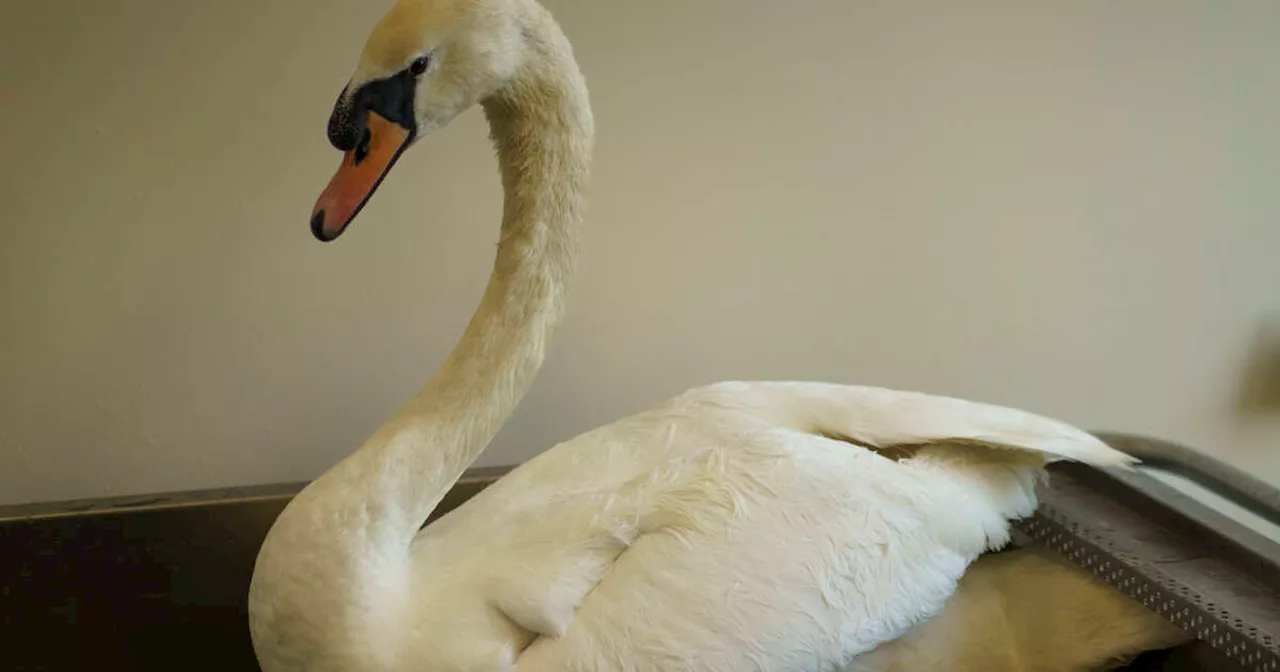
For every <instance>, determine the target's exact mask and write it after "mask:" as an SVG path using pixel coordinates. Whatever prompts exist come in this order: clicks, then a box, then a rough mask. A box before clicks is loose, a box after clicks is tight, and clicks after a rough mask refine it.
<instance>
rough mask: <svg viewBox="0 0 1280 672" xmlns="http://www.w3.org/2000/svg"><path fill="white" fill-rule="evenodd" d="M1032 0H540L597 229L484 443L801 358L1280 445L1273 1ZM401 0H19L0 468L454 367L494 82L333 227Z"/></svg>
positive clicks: (217, 453) (330, 448) (272, 466)
mask: <svg viewBox="0 0 1280 672" xmlns="http://www.w3.org/2000/svg"><path fill="white" fill-rule="evenodd" d="M1027 4H1028V3H1015V2H1004V3H999V2H983V1H969V2H950V1H946V2H944V1H943V0H937V1H935V2H930V3H923V2H914V3H904V2H896V1H895V2H854V3H851V2H847V1H846V0H806V1H804V2H787V3H782V2H776V1H774V0H733V1H732V2H731V1H729V0H699V1H698V2H689V1H687V0H678V1H677V0H654V1H651V2H607V1H594V2H588V1H587V0H557V1H555V2H553V3H551V7H552V8H553V9H554V10H555V11H557V13H558V15H559V16H560V18H561V20H562V22H563V24H564V26H565V29H566V31H567V32H568V33H569V35H570V38H571V39H572V40H573V41H574V43H575V45H576V47H577V50H578V54H579V57H580V59H581V61H582V64H583V68H584V70H585V71H586V73H587V76H588V79H589V82H590V84H591V87H592V93H593V100H594V103H595V107H596V114H597V122H598V128H599V133H600V136H599V151H598V155H597V159H598V160H597V179H596V182H595V185H594V190H593V204H594V205H593V209H592V216H591V224H590V231H589V234H588V237H587V241H586V242H587V247H586V251H587V254H588V257H587V259H586V260H585V262H584V265H583V269H582V273H581V276H580V282H579V284H578V285H577V288H576V291H575V296H574V303H573V306H572V308H571V311H570V317H569V321H568V324H567V326H566V330H565V332H564V333H563V337H562V339H561V340H560V341H559V343H558V345H557V347H556V350H555V352H554V354H553V355H552V357H551V359H550V362H549V364H548V366H547V368H546V370H545V373H544V374H543V377H542V378H541V379H539V381H538V384H537V385H536V387H535V389H534V391H533V393H532V395H531V396H530V397H529V398H528V399H527V400H526V402H525V404H524V405H523V406H522V407H521V409H520V411H519V412H518V413H517V415H516V417H515V418H514V419H513V420H512V422H511V424H510V425H509V426H508V427H507V429H506V430H504V431H503V433H502V434H501V435H500V436H499V438H498V440H497V443H496V444H495V445H494V446H493V447H492V449H491V450H490V451H489V452H488V453H486V455H485V456H484V458H483V460H484V462H485V463H489V464H492V463H499V462H509V461H513V460H517V459H522V458H527V457H528V456H530V455H532V454H534V453H535V452H536V451H539V450H542V449H544V448H546V447H548V446H550V445H552V444H553V443H554V442H556V441H557V440H560V439H564V438H567V437H569V436H571V435H572V434H575V433H577V432H579V431H582V430H585V429H587V428H589V427H592V426H595V425H597V424H600V423H604V422H606V421H608V420H610V419H612V418H615V417H618V416H620V415H622V414H624V413H627V412H630V411H633V410H638V409H640V408H642V407H644V406H646V405H648V404H650V403H652V402H654V401H657V400H659V399H661V398H664V397H666V396H668V395H670V394H673V393H675V392H677V391H680V390H682V389H684V388H686V387H688V386H691V385H694V384H698V383H704V382H709V381H713V380H717V379H723V378H800V379H828V380H836V381H847V382H864V383H873V384H882V385H890V386H896V387H905V388H916V389H923V390H928V391H933V392H940V393H947V394H955V395H963V396H968V397H973V398H978V399H983V400H989V401H994V402H1000V403H1007V404H1014V405H1018V406H1022V407H1025V408H1028V409H1033V410H1037V411H1041V412H1045V413H1048V414H1053V415H1057V416H1060V417H1062V418H1064V419H1067V420H1071V421H1074V422H1077V423H1080V424H1082V425H1085V426H1088V427H1092V428H1112V429H1121V430H1129V431H1136V432H1149V433H1154V434H1158V435H1162V436H1165V437H1170V438H1174V439H1179V440H1183V441H1187V442H1190V443H1192V444H1194V445H1197V446H1199V447H1201V448H1204V449H1206V450H1209V451H1212V452H1214V453H1215V454H1217V455H1220V456H1222V457H1224V458H1227V459H1230V460H1232V461H1234V462H1236V463H1239V464H1243V465H1246V466H1249V467H1251V468H1253V469H1255V470H1257V471H1258V472H1259V473H1262V474H1264V475H1265V476H1267V477H1269V478H1272V479H1274V480H1280V457H1277V454H1276V452H1275V450H1274V448H1273V447H1274V446H1275V445H1276V444H1277V442H1278V441H1280V422H1278V421H1277V420H1276V419H1275V417H1274V416H1266V415H1262V416H1244V415H1241V414H1240V413H1239V412H1237V411H1236V409H1235V407H1234V403H1235V402H1234V399H1235V394H1236V390H1237V387H1238V381H1239V378H1240V376H1241V374H1242V370H1243V367H1244V366H1245V358H1246V352H1247V350H1248V348H1249V345H1250V343H1251V340H1252V338H1253V335H1254V330H1255V328H1256V327H1257V325H1258V323H1259V320H1260V319H1262V317H1263V316H1264V315H1266V314H1269V313H1273V312H1274V311H1280V293H1278V290H1280V261H1278V259H1280V189H1278V188H1277V186H1276V180H1277V176H1280V130H1277V129H1280V67H1277V64H1278V63H1280V39H1277V38H1276V35H1277V33H1276V27H1277V26H1280V4H1277V3H1275V2H1270V1H1262V0H1257V1H1252V2H1251V1H1249V0H1237V1H1235V2H1231V3H1210V2H1203V1H1194V2H1193V1H1191V0H1132V1H1129V2H1124V3H1115V2H1105V1H1102V0H1097V1H1093V0H1053V1H1051V2H1050V1H1046V2H1039V3H1029V4H1033V5H1035V6H1036V7H1035V8H1028V7H1027V6H1026V5H1027ZM385 6H386V2H385V1H383V0H269V1H267V2H259V1H258V0H221V1H220V2H216V3H215V2H170V1H168V0H60V1H57V2H37V1H36V0H15V1H11V2H5V3H2V4H0V63H3V67H0V82H2V84H3V91H4V104H3V105H2V106H0V115H3V116H0V143H2V146H3V149H4V152H3V163H2V164H0V226H2V227H3V231H2V232H0V233H3V235H2V236H0V274H3V275H2V276H0V277H2V284H0V292H2V293H0V309H2V311H3V312H2V316H3V330H2V333H0V501H8V502H13V501H22V500H35V499H52V498H68V497H81V496H97V495H107V494H120V493H135V492H143V491H155V490H166V489H178V488H194V487H205V486H216V485H229V484H246V483H258V482H269V481H280V480H291V479H304V478H309V477H312V476H314V475H316V474H317V473H319V472H320V471H321V470H322V469H324V468H325V467H326V466H328V465H329V464H331V463H332V462H334V461H335V460H337V459H338V458H339V457H340V456H341V455H343V454H344V453H345V452H347V451H348V450H350V449H352V448H354V447H355V446H356V445H357V444H358V443H359V442H360V441H361V440H362V439H363V438H364V437H365V436H366V435H367V434H368V433H369V432H370V431H371V430H373V428H374V427H375V426H376V425H377V424H378V423H379V421H380V420H382V419H383V418H384V417H385V416H386V415H387V414H388V413H389V412H390V411H391V410H393V409H394V408H395V407H396V406H397V405H398V404H399V403H400V402H402V401H403V400H404V399H405V398H406V397H407V396H408V395H410V394H411V393H412V392H414V391H415V390H416V389H417V387H418V386H419V384H420V383H421V382H422V381H423V380H425V378H426V377H427V376H428V374H429V373H430V372H431V370H432V368H433V367H434V366H435V365H437V364H438V363H439V362H440V361H441V359H442V358H443V356H444V355H445V353H446V352H447V351H448V348H449V347H451V345H452V342H453V339H455V338H456V337H457V336H458V335H459V334H460V332H461V330H462V327H463V326H464V324H465V322H466V319H467V317H468V316H469V314H470V311H471V309H472V307H473V306H474V303H475V302H476V300H477V299H478V298H479V292H480V289H481V287H482V283H483V282H484V280H485V279H486V276H487V271H488V268H487V265H488V263H489V262H490V260H491V255H492V246H493V243H494V242H495V240H496V233H497V231H496V226H497V218H498V214H499V198H500V193H499V187H498V182H497V178H496V175H495V170H494V165H493V159H492V155H491V153H490V151H489V150H488V148H487V146H486V138H485V133H484V129H483V120H482V118H481V117H480V115H479V114H477V113H472V114H469V115H467V116H466V117H464V118H462V119H460V120H459V121H458V122H456V123H455V124H454V125H453V126H452V127H450V128H449V129H447V130H446V131H445V132H442V133H440V134H439V135H438V136H437V137H434V138H431V139H430V140H428V141H426V142H424V143H422V144H421V145H420V146H419V147H418V148H417V149H416V150H415V151H413V152H412V153H411V154H410V155H408V156H407V157H406V159H405V160H404V161H402V162H401V164H400V168H398V169H397V171H396V172H395V174H394V175H393V177H392V178H391V179H390V180H389V181H388V182H387V184H386V185H385V186H384V187H383V189H382V190H381V192H380V193H379V195H378V197H377V198H376V199H375V200H374V202H373V203H372V204H371V205H370V207H369V208H368V209H367V210H366V211H365V214H364V215H362V217H361V219H360V220H359V222H358V223H357V225H356V226H355V228H353V229H352V231H351V232H350V233H349V234H348V235H347V236H346V237H344V238H343V239H342V240H341V241H339V242H338V243H336V244H333V245H321V244H320V243H317V242H315V241H314V240H312V238H311V236H310V234H309V232H308V230H307V221H306V220H307V214H308V212H309V210H310V208H311V205H312V203H313V201H314V198H315V196H316V195H317V194H318V193H319V190H320V189H321V188H322V187H323V185H324V183H325V181H326V180H327V179H328V177H329V175H330V174H331V171H332V169H333V168H334V167H335V166H336V162H337V158H338V157H337V154H336V152H334V151H333V150H332V149H331V148H329V147H328V145H327V144H326V142H325V139H324V124H325V120H326V117H327V113H328V110H329V106H330V104H331V102H332V100H333V98H334V96H335V95H336V94H337V92H338V90H339V89H340V87H341V86H342V84H343V80H344V78H345V76H346V74H347V73H348V72H349V70H350V68H351V66H352V65H353V63H354V59H355V56H356V53H357V51H358V49H359V47H360V45H361V43H362V42H363V39H364V36H365V34H366V31H367V30H368V28H369V27H370V25H371V23H372V22H373V21H374V20H375V19H376V18H377V16H378V15H379V14H380V13H381V12H382V11H383V9H384V8H385ZM784 7H785V8H784ZM786 8H790V9H786Z"/></svg>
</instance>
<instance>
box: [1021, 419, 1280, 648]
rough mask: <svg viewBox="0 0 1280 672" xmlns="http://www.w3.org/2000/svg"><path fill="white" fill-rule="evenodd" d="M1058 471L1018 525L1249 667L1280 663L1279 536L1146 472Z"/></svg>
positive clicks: (1064, 467) (1068, 466)
mask: <svg viewBox="0 0 1280 672" xmlns="http://www.w3.org/2000/svg"><path fill="white" fill-rule="evenodd" d="M1104 438H1108V437H1104ZM1133 440H1135V439H1132V438H1131V437H1124V438H1122V439H1121V440H1120V441H1111V442H1112V443H1113V445H1116V444H1117V443H1123V442H1124V441H1133ZM1117 447H1119V448H1121V449H1124V446H1122V445H1117ZM1051 474H1052V478H1051V482H1050V485H1049V487H1047V488H1046V489H1045V490H1044V492H1043V493H1042V495H1041V505H1040V508H1039V509H1038V511H1037V512H1036V514H1035V515H1034V516H1032V517H1030V518H1028V519H1026V520H1023V521H1020V522H1018V523H1017V524H1016V525H1015V527H1016V529H1017V530H1018V531H1019V532H1021V533H1022V534H1023V535H1025V537H1027V538H1029V539H1030V540H1032V541H1033V542H1035V543H1039V544H1043V545H1044V546H1046V547H1048V548H1050V549H1052V550H1054V551H1057V552H1058V553H1060V554H1061V555H1062V556H1063V557H1065V558H1066V559H1067V560H1069V561H1071V562H1073V563H1075V564H1077V565H1078V566H1080V567H1082V568H1084V569H1085V570H1087V571H1089V572H1091V573H1092V574H1093V575H1094V576H1096V577H1098V578H1099V579H1100V580H1102V581H1104V582H1106V583H1108V584H1110V585H1111V586H1113V587H1115V588H1116V589H1118V590H1120V591H1121V592H1123V593H1125V594H1126V595H1129V596H1130V597H1132V598H1134V599H1136V600H1138V601H1139V602H1141V603H1142V604H1143V605H1145V606H1146V607H1148V608H1149V609H1151V610H1152V611H1154V612H1156V613H1158V614H1160V615H1162V616H1164V617H1166V618H1168V619H1169V621H1170V622H1172V623H1174V624H1175V625H1177V626H1179V627H1181V628H1182V629H1183V630H1185V631H1186V632H1187V633H1189V634H1191V635H1192V636H1194V637H1196V638H1198V639H1200V640H1201V641H1203V642H1204V643H1205V644H1207V645H1208V646H1210V647H1211V648H1212V649H1213V650H1215V651H1217V652H1219V653H1221V654H1222V655H1223V656H1225V657H1226V658H1228V659H1230V660H1232V661H1234V662H1235V663H1237V664H1238V665H1240V666H1241V668H1242V669H1247V670H1259V671H1265V672H1272V671H1275V670H1280V636H1278V633H1280V563H1277V562H1276V559H1277V557H1280V554H1278V553H1277V550H1278V549H1277V545H1276V544H1275V543H1274V542H1272V541H1271V540H1269V539H1267V538H1265V537H1262V536H1261V535H1258V534H1257V533H1255V532H1253V531H1252V530H1250V529H1248V528H1246V527H1244V526H1243V525H1240V524H1239V523H1238V522H1236V521H1234V520H1232V519H1230V518H1228V517H1226V516H1223V515H1221V514H1219V513H1216V512H1214V511H1213V510H1211V509H1209V508H1208V507H1205V506H1203V505H1202V504H1200V503H1199V502H1196V501H1195V500H1193V499H1191V498H1189V497H1187V496H1185V495H1182V494H1180V493H1178V492H1177V491H1175V490H1173V489H1171V488H1169V487H1168V486H1166V485H1164V484H1162V483H1160V482H1159V481H1157V480H1155V479H1153V478H1151V477H1150V476H1144V475H1142V474H1141V473H1123V472H1102V471H1098V470H1094V469H1090V468H1088V467H1084V466H1082V465H1074V464H1061V465H1055V467H1054V468H1053V469H1051ZM1254 503H1255V504H1256V502H1254Z"/></svg>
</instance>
